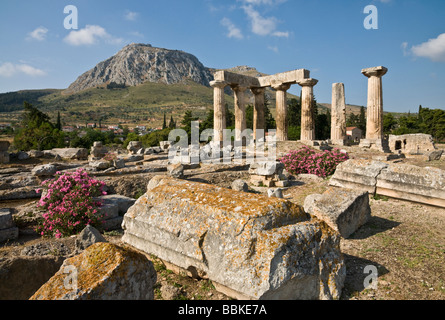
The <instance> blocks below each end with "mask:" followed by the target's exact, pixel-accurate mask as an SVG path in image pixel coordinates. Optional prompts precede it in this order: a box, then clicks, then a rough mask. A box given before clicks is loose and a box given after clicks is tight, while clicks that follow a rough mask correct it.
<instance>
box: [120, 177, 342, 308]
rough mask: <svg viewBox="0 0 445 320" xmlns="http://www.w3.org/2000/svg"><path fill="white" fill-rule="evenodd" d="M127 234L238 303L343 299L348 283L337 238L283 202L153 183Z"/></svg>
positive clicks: (167, 180)
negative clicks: (268, 300)
mask: <svg viewBox="0 0 445 320" xmlns="http://www.w3.org/2000/svg"><path fill="white" fill-rule="evenodd" d="M122 227H123V229H124V235H123V238H122V241H123V242H124V243H127V244H129V245H131V246H133V247H135V248H137V249H139V250H141V251H144V252H145V253H148V254H154V255H155V256H157V257H159V258H160V259H162V260H163V261H166V262H168V263H171V264H173V265H176V266H178V267H180V268H182V269H185V270H189V271H190V272H191V273H193V274H201V275H206V277H208V278H209V279H210V280H211V281H212V283H214V285H215V287H216V288H217V290H220V291H222V290H223V289H224V292H225V293H226V294H228V295H229V296H232V297H235V298H237V299H282V300H284V299H338V298H339V297H340V293H341V290H342V287H343V283H344V279H345V275H346V273H345V272H346V270H345V264H344V260H343V256H342V254H341V252H340V236H339V234H338V233H337V232H335V231H334V230H332V229H331V228H330V227H328V226H327V224H326V223H325V222H323V221H321V220H319V219H317V218H312V219H311V218H310V216H309V215H308V214H306V213H305V212H304V210H303V209H302V208H301V207H300V206H298V205H296V204H294V203H292V202H290V201H286V200H284V199H278V198H268V197H267V196H265V195H259V194H252V193H245V192H236V191H234V190H231V189H225V188H221V187H218V186H214V185H209V184H204V183H198V182H191V181H187V180H179V179H173V178H171V177H167V176H155V177H153V178H152V179H151V180H150V182H149V184H148V186H147V193H146V194H145V195H143V196H142V197H140V198H139V199H138V200H137V201H136V202H135V204H134V205H133V206H132V207H131V208H130V209H129V210H128V212H127V213H126V214H125V216H124V221H123V223H122ZM222 288H223V289H222Z"/></svg>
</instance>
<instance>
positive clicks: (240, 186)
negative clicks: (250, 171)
mask: <svg viewBox="0 0 445 320" xmlns="http://www.w3.org/2000/svg"><path fill="white" fill-rule="evenodd" d="M231 187H232V190H235V191H243V192H247V191H248V190H249V186H248V185H247V182H246V181H244V180H241V179H238V180H235V181H233V182H232V185H231Z"/></svg>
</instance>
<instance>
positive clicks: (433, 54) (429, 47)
mask: <svg viewBox="0 0 445 320" xmlns="http://www.w3.org/2000/svg"><path fill="white" fill-rule="evenodd" d="M411 52H412V53H413V54H414V55H415V56H417V57H424V58H428V59H431V60H432V61H434V62H445V33H442V34H440V35H439V36H438V37H437V38H435V39H429V40H428V41H427V42H424V43H421V44H419V45H417V46H413V47H412V48H411Z"/></svg>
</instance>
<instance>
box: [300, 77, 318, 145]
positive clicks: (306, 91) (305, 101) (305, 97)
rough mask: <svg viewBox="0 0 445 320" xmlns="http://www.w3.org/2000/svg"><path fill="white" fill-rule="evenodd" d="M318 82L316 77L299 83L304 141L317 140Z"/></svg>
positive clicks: (301, 138) (302, 136) (302, 138)
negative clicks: (316, 102) (315, 101)
mask: <svg viewBox="0 0 445 320" xmlns="http://www.w3.org/2000/svg"><path fill="white" fill-rule="evenodd" d="M317 83H318V80H315V79H305V80H303V81H301V82H299V83H298V84H299V85H300V86H302V90H301V137H300V140H302V141H313V140H315V119H314V108H316V106H314V86H315V85H316V84H317Z"/></svg>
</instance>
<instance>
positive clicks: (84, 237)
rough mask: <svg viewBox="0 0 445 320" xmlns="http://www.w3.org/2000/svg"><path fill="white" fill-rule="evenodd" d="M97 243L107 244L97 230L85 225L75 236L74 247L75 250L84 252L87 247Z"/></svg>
mask: <svg viewBox="0 0 445 320" xmlns="http://www.w3.org/2000/svg"><path fill="white" fill-rule="evenodd" d="M98 242H107V240H106V239H105V238H104V237H103V236H102V235H101V234H100V232H99V230H97V229H96V228H94V227H93V226H91V225H87V226H86V227H85V228H84V229H83V230H82V231H81V232H80V233H79V234H78V235H77V238H76V241H75V245H76V248H77V249H79V250H85V249H86V248H88V247H89V246H91V245H93V244H95V243H98Z"/></svg>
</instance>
